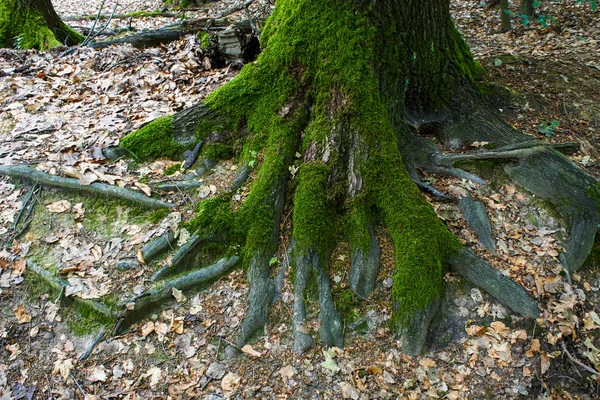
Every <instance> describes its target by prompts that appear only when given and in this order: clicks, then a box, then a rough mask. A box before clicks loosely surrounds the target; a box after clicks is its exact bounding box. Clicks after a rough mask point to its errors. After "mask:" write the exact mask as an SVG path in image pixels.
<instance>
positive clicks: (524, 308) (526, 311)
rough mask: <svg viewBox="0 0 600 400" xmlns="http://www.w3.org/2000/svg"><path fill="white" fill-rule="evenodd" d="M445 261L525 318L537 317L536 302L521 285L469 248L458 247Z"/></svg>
mask: <svg viewBox="0 0 600 400" xmlns="http://www.w3.org/2000/svg"><path fill="white" fill-rule="evenodd" d="M446 263H447V264H448V265H449V266H450V267H451V268H452V270H453V271H454V272H456V273H457V274H458V275H460V276H462V277H464V278H466V279H467V280H469V281H470V282H472V283H473V284H475V285H476V286H478V287H480V288H481V289H483V290H485V291H486V292H488V293H489V294H490V295H491V296H492V297H494V298H495V299H496V300H498V301H499V302H501V303H502V304H504V305H506V306H507V307H508V308H510V309H511V310H513V311H514V312H516V313H518V314H519V315H521V316H523V317H526V318H538V317H539V315H540V312H541V311H540V309H539V307H538V305H537V302H536V301H535V299H534V298H533V297H531V295H530V294H529V293H527V291H526V290H525V289H524V288H523V287H522V286H521V285H519V284H517V283H515V282H514V281H513V280H511V279H509V278H507V277H506V276H504V275H502V274H501V273H500V271H498V270H497V269H496V268H494V267H493V266H491V265H490V264H488V263H486V262H485V261H483V260H481V259H480V258H479V257H477V256H476V255H475V254H473V252H472V251H471V250H470V249H468V248H466V247H464V248H462V249H460V250H459V251H458V253H457V254H456V255H454V256H452V257H450V258H448V259H447V260H446Z"/></svg>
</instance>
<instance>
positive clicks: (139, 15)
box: [62, 11, 185, 21]
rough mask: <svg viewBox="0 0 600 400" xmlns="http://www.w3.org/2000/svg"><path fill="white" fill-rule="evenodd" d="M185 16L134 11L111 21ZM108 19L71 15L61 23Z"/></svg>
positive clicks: (103, 16) (181, 15)
mask: <svg viewBox="0 0 600 400" xmlns="http://www.w3.org/2000/svg"><path fill="white" fill-rule="evenodd" d="M184 16H185V14H181V13H180V14H173V13H168V12H160V11H147V12H146V11H135V12H130V13H127V14H115V15H113V16H112V19H129V18H151V17H164V18H183V17H184ZM96 18H98V19H108V18H110V15H108V14H100V15H72V16H67V17H64V18H63V19H62V20H63V21H82V20H90V19H96Z"/></svg>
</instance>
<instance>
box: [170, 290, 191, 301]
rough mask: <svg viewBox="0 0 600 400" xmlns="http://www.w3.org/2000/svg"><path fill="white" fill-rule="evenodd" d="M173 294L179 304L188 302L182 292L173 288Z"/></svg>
mask: <svg viewBox="0 0 600 400" xmlns="http://www.w3.org/2000/svg"><path fill="white" fill-rule="evenodd" d="M171 293H172V294H173V297H175V301H177V302H178V303H179V304H183V303H185V302H186V301H187V297H185V295H184V294H183V292H182V291H181V290H179V289H177V288H172V289H171Z"/></svg>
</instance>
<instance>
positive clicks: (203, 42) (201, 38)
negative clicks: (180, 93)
mask: <svg viewBox="0 0 600 400" xmlns="http://www.w3.org/2000/svg"><path fill="white" fill-rule="evenodd" d="M197 38H198V42H200V49H202V50H207V49H208V48H209V47H210V46H211V45H212V44H213V42H212V40H211V35H210V34H208V33H206V32H203V31H199V32H198V35H197Z"/></svg>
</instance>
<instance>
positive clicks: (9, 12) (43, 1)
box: [0, 0, 83, 50]
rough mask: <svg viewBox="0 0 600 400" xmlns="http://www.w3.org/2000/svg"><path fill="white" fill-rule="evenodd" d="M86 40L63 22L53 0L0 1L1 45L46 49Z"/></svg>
mask: <svg viewBox="0 0 600 400" xmlns="http://www.w3.org/2000/svg"><path fill="white" fill-rule="evenodd" d="M82 40H83V37H82V36H81V35H80V34H79V33H77V32H75V31H74V30H73V29H71V28H70V27H69V26H67V25H66V24H65V23H64V22H62V20H61V19H60V17H59V16H58V14H56V11H54V7H53V6H52V2H51V1H50V0H3V1H2V4H0V47H14V48H19V49H32V48H37V49H40V50H45V49H49V48H52V47H55V46H58V45H61V44H65V45H73V44H77V43H79V42H81V41H82Z"/></svg>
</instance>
